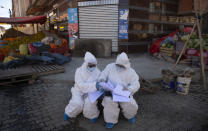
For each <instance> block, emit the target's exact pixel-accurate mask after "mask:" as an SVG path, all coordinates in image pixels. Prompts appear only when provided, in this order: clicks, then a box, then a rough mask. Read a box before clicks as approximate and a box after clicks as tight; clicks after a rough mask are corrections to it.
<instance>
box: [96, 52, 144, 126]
mask: <svg viewBox="0 0 208 131" xmlns="http://www.w3.org/2000/svg"><path fill="white" fill-rule="evenodd" d="M116 64H120V65H123V66H124V67H125V68H126V69H124V70H123V69H119V68H118V67H116ZM99 80H100V81H102V80H105V81H110V82H111V83H112V84H114V86H116V85H117V84H120V85H121V86H123V87H124V88H125V89H127V90H129V91H130V92H131V95H130V102H114V101H113V99H112V97H109V96H105V97H104V99H103V101H102V105H103V107H104V110H103V112H104V120H105V122H106V123H113V124H116V123H117V122H118V117H119V112H120V109H119V105H120V107H121V109H122V112H123V114H124V117H125V118H127V119H131V118H133V117H135V115H136V114H137V110H138V105H137V103H136V101H135V100H134V98H133V94H134V93H135V92H137V91H138V90H139V88H140V83H139V76H138V75H137V73H136V72H135V70H134V69H132V68H131V67H130V62H129V59H128V56H127V55H126V53H121V54H120V55H118V57H117V60H116V63H112V64H109V65H107V67H106V68H105V69H104V71H103V72H102V73H101V76H100V77H99Z"/></svg>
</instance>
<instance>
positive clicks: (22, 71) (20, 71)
mask: <svg viewBox="0 0 208 131" xmlns="http://www.w3.org/2000/svg"><path fill="white" fill-rule="evenodd" d="M34 73H35V72H34V71H33V70H32V68H31V67H22V68H16V69H9V70H0V79H5V78H12V77H18V76H25V75H32V74H34Z"/></svg>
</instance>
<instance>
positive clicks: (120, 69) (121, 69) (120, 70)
mask: <svg viewBox="0 0 208 131" xmlns="http://www.w3.org/2000/svg"><path fill="white" fill-rule="evenodd" d="M116 69H117V70H118V71H119V72H122V71H125V70H126V68H123V67H121V66H117V65H116Z"/></svg>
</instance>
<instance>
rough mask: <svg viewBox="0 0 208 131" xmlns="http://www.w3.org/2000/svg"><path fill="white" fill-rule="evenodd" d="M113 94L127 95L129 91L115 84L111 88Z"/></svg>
mask: <svg viewBox="0 0 208 131" xmlns="http://www.w3.org/2000/svg"><path fill="white" fill-rule="evenodd" d="M113 94H116V95H119V96H124V97H129V96H130V94H131V93H130V92H129V91H123V87H122V86H121V85H117V86H116V88H115V89H114V90H113Z"/></svg>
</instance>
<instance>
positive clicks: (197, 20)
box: [194, 0, 206, 89]
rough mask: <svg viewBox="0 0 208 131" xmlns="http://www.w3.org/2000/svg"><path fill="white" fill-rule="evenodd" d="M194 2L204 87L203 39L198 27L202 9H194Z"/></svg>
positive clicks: (204, 84)
mask: <svg viewBox="0 0 208 131" xmlns="http://www.w3.org/2000/svg"><path fill="white" fill-rule="evenodd" d="M194 4H195V15H196V17H197V19H196V24H197V28H198V35H199V40H200V69H201V79H202V82H203V87H204V88H205V89H206V76H205V72H204V50H203V43H202V42H203V39H202V34H201V27H200V21H199V19H200V17H201V16H202V11H201V9H200V8H199V11H196V0H194ZM199 5H200V0H199Z"/></svg>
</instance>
